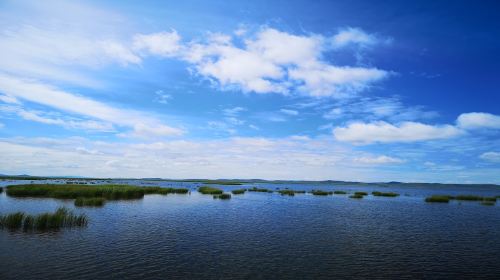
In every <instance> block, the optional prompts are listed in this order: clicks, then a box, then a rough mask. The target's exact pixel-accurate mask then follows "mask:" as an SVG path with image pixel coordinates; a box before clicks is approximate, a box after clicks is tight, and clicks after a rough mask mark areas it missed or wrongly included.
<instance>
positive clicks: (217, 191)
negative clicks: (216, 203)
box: [198, 186, 222, 194]
mask: <svg viewBox="0 0 500 280" xmlns="http://www.w3.org/2000/svg"><path fill="white" fill-rule="evenodd" d="M198 192H199V193H201V194H222V190H221V189H218V188H214V187H210V186H201V187H199V188H198Z"/></svg>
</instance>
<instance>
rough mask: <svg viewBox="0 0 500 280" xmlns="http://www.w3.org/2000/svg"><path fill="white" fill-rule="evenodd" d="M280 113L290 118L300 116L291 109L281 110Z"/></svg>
mask: <svg viewBox="0 0 500 280" xmlns="http://www.w3.org/2000/svg"><path fill="white" fill-rule="evenodd" d="M280 112H281V113H283V114H286V115H289V116H297V115H298V114H299V112H298V111H296V110H291V109H280Z"/></svg>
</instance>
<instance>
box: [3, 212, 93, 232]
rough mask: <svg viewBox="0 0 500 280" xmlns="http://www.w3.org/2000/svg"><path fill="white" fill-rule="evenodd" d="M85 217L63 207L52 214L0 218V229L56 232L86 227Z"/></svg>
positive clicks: (18, 213) (19, 214)
mask: <svg viewBox="0 0 500 280" xmlns="http://www.w3.org/2000/svg"><path fill="white" fill-rule="evenodd" d="M87 224H88V219H87V216H86V215H84V214H82V215H75V214H73V212H72V211H70V210H68V209H67V208H65V207H60V208H58V209H57V210H56V211H55V212H54V213H42V214H38V215H36V216H32V215H27V214H25V213H24V212H16V213H13V214H7V215H1V216H0V228H6V229H9V230H18V229H21V228H22V229H23V230H24V231H31V230H38V231H45V230H58V229H60V228H64V227H68V228H70V227H84V226H87Z"/></svg>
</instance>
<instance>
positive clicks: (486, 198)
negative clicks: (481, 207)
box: [483, 197, 497, 202]
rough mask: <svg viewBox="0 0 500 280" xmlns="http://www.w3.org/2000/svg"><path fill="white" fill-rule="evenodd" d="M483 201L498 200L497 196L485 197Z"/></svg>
mask: <svg viewBox="0 0 500 280" xmlns="http://www.w3.org/2000/svg"><path fill="white" fill-rule="evenodd" d="M483 201H490V202H496V201H497V198H496V197H483Z"/></svg>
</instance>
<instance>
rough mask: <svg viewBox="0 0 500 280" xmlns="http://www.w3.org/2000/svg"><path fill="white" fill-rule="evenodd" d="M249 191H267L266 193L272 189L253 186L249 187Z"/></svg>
mask: <svg viewBox="0 0 500 280" xmlns="http://www.w3.org/2000/svg"><path fill="white" fill-rule="evenodd" d="M248 191H249V192H267V193H272V192H273V191H272V190H268V189H264V188H257V187H253V188H251V189H248Z"/></svg>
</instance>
